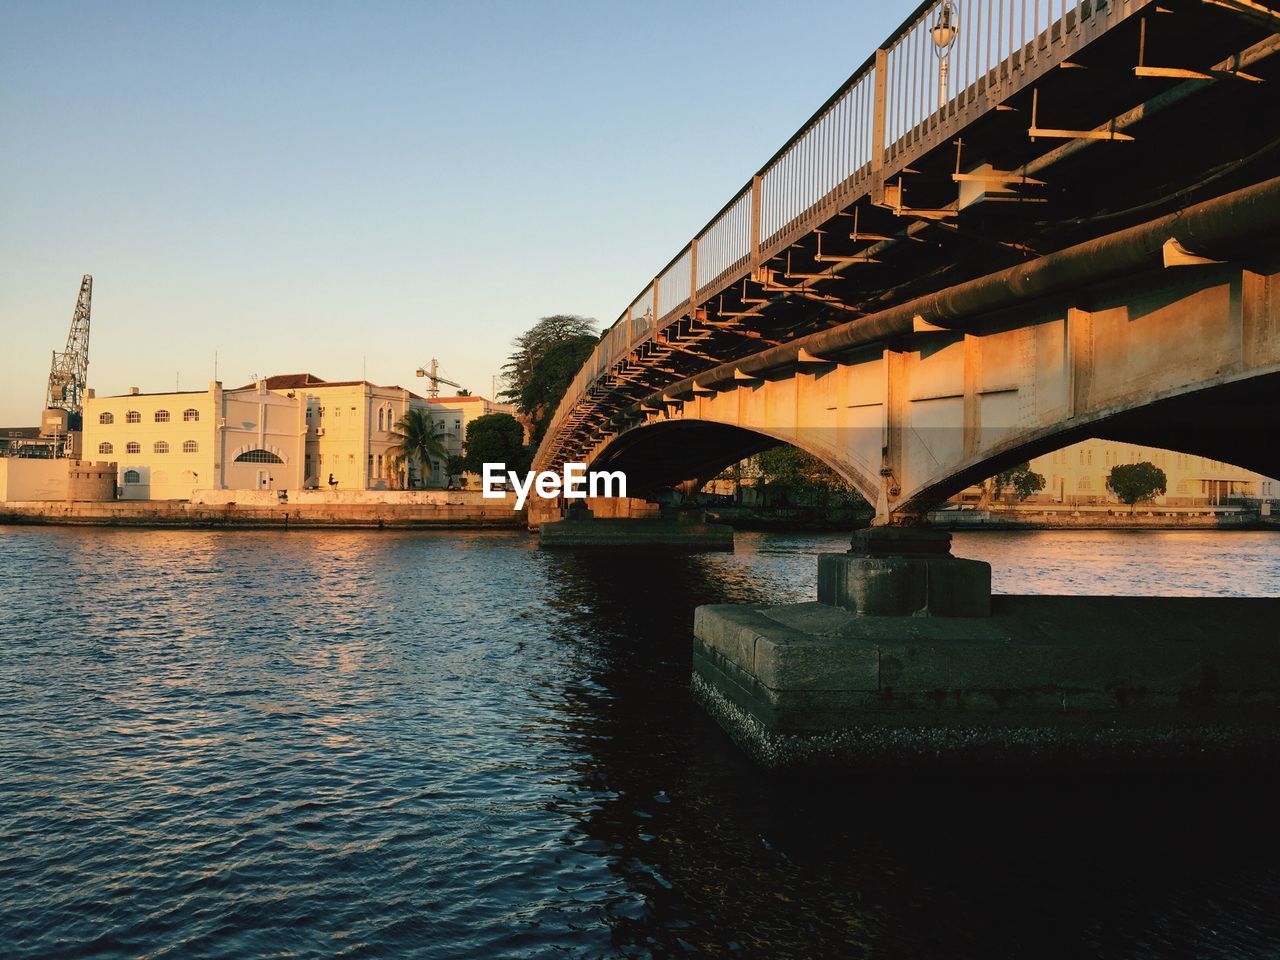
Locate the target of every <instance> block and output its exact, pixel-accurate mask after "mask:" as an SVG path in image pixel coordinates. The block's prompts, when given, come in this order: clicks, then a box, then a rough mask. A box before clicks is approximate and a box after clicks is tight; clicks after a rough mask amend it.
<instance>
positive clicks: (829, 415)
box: [586, 250, 1280, 523]
mask: <svg viewBox="0 0 1280 960" xmlns="http://www.w3.org/2000/svg"><path fill="white" fill-rule="evenodd" d="M1278 263H1280V258H1278V256H1277V254H1276V253H1275V252H1274V251H1269V250H1261V251H1259V252H1258V253H1257V255H1256V256H1254V257H1251V258H1249V259H1248V261H1247V263H1206V264H1198V265H1193V266H1183V267H1171V268H1162V269H1160V270H1158V271H1148V272H1144V273H1141V274H1137V275H1134V276H1132V277H1130V278H1128V279H1127V280H1125V281H1124V282H1121V283H1109V284H1105V285H1102V286H1100V287H1097V288H1093V289H1075V290H1073V291H1072V292H1071V294H1070V296H1063V297H1059V298H1056V300H1055V299H1049V300H1037V301H1031V302H1028V303H1026V304H1024V305H1022V306H1021V307H1019V308H1017V309H1011V310H1006V311H1003V312H1001V313H999V314H993V315H990V316H985V317H980V318H975V322H973V323H972V324H969V325H968V326H967V329H965V330H942V329H934V330H931V331H928V332H924V333H921V334H916V335H913V336H912V337H911V338H909V340H908V342H901V343H899V344H896V345H895V346H894V347H893V348H889V347H881V348H879V349H868V350H863V351H860V352H857V353H854V354H851V355H849V356H845V357H841V358H838V359H833V360H824V359H819V358H815V357H811V358H808V359H806V360H805V362H802V363H792V364H789V365H787V366H784V367H779V368H778V369H776V370H772V371H768V372H766V373H763V374H761V375H759V376H752V377H743V378H741V379H730V380H729V381H728V382H726V383H723V384H717V385H716V387H715V389H706V390H701V391H697V392H694V391H689V392H686V393H682V394H680V395H674V394H673V393H672V392H670V391H669V392H668V393H667V395H666V397H665V398H664V400H663V402H662V403H661V404H660V406H659V408H658V409H655V410H652V411H647V412H646V415H645V417H644V419H643V420H641V421H638V422H637V423H635V424H634V425H633V426H631V427H629V428H628V429H625V430H622V431H621V432H620V433H619V434H617V435H616V436H614V437H610V438H609V439H607V440H604V441H602V442H601V443H600V444H599V445H598V446H597V447H595V448H594V449H593V450H591V451H590V452H589V455H588V457H587V458H586V459H587V461H588V462H590V463H592V464H593V465H595V466H597V467H608V468H609V469H622V470H624V471H626V472H627V474H628V477H629V482H630V489H631V490H632V491H634V493H636V494H644V493H652V492H655V491H656V490H658V489H660V488H663V487H673V486H677V485H679V484H681V483H685V482H688V481H705V480H706V479H708V478H710V477H711V476H714V475H715V474H716V473H717V472H718V471H719V470H721V469H722V468H723V467H725V466H727V465H729V464H731V463H734V462H736V461H737V460H739V459H741V458H742V457H745V456H748V455H750V454H752V453H755V452H758V451H759V450H762V449H766V448H768V447H769V446H772V445H774V444H776V443H779V442H786V443H791V444H793V445H795V446H796V447H798V448H800V449H802V450H805V451H807V452H809V453H811V454H814V455H815V456H817V457H818V458H820V459H821V460H823V461H824V462H826V463H827V464H829V465H830V466H831V467H832V468H833V469H834V470H836V472H837V473H839V474H841V475H842V476H843V477H844V478H845V479H846V480H848V481H849V482H850V483H851V484H852V485H853V486H854V487H855V488H856V489H857V490H858V491H859V492H860V493H862V494H863V495H864V496H865V497H866V498H867V499H868V500H869V501H870V502H871V503H873V504H875V505H876V507H877V513H878V522H880V523H888V522H895V521H902V520H907V519H910V518H911V517H913V516H915V515H916V514H918V513H920V512H923V511H924V510H926V509H928V508H929V507H931V506H933V505H934V504H936V503H937V502H938V501H940V500H942V499H945V498H946V497H947V496H950V495H952V494H954V493H956V492H958V491H959V490H961V489H963V488H964V487H966V486H968V485H969V484H971V483H974V482H977V481H979V480H981V479H983V478H985V477H988V476H991V475H992V474H993V473H996V472H998V471H999V470H1001V469H1003V468H1004V467H1006V466H1010V465H1012V464H1014V463H1017V462H1020V461H1022V460H1026V459H1028V458H1030V457H1033V456H1038V455H1040V454H1044V453H1048V452H1050V451H1053V450H1056V449H1058V448H1060V447H1062V446H1065V445H1067V444H1069V443H1073V442H1075V441H1077V440H1081V439H1085V438H1088V437H1103V438H1107V439H1115V440H1122V441H1126V442H1130V443H1133V444H1135V445H1138V446H1147V447H1151V446H1158V447H1163V448H1168V449H1173V450H1177V451H1180V452H1184V453H1192V454H1198V455H1202V456H1207V457H1210V458H1212V459H1215V460H1221V461H1224V462H1228V463H1233V464H1236V465H1239V466H1242V467H1246V468H1249V469H1252V470H1256V471H1257V472H1259V473H1262V474H1264V475H1267V476H1276V475H1277V474H1280V426H1277V423H1276V417H1275V411H1276V409H1277V401H1280V266H1278V265H1277V264H1278Z"/></svg>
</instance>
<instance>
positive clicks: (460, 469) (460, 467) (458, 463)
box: [444, 453, 467, 487]
mask: <svg viewBox="0 0 1280 960" xmlns="http://www.w3.org/2000/svg"><path fill="white" fill-rule="evenodd" d="M444 472H445V483H446V484H447V485H448V486H450V487H452V486H453V478H454V477H456V476H457V475H458V474H460V473H466V472H467V465H466V459H465V458H464V457H460V456H458V454H456V453H451V454H449V459H448V460H446V461H445V462H444ZM462 482H463V485H464V486H465V485H466V482H467V480H466V477H463V479H462Z"/></svg>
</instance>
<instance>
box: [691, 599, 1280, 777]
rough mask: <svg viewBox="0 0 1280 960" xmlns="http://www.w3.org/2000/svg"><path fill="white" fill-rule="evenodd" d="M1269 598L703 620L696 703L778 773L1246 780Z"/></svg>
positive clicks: (1272, 647)
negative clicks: (1155, 773)
mask: <svg viewBox="0 0 1280 960" xmlns="http://www.w3.org/2000/svg"><path fill="white" fill-rule="evenodd" d="M1278 617H1280V600H1272V599H1237V598H1229V599H1190V598H1163V597H1161V598H1128V597H1012V596H997V597H995V598H992V600H991V604H990V615H989V616H979V617H956V616H952V617H930V616H916V617H902V616H875V615H867V614H865V613H854V612H853V611H851V610H848V609H846V608H843V607H835V606H831V605H828V604H823V603H807V604H792V605H787V606H728V605H717V606H705V607H700V608H698V610H697V612H696V614H695V620H694V635H695V640H694V649H693V689H694V694H695V696H696V697H697V699H698V700H699V702H700V703H702V705H703V706H704V707H705V708H706V709H707V710H708V711H709V712H710V713H711V715H712V716H713V717H715V718H716V719H717V720H718V721H719V722H720V724H721V725H722V726H723V727H724V728H725V729H726V730H727V731H728V732H729V733H730V734H731V736H733V738H734V740H735V741H737V742H738V743H739V744H740V745H741V746H742V747H743V748H744V749H746V750H747V752H748V753H749V754H750V755H751V756H752V757H753V758H755V759H756V760H757V761H758V762H759V763H761V764H762V765H764V766H766V767H769V768H771V769H775V770H783V771H786V770H830V769H844V770H862V771H868V770H875V769H893V770H900V771H910V772H926V773H928V772H938V771H942V770H948V771H953V772H979V771H992V772H1000V773H1021V772H1031V771H1036V772H1044V773H1053V772H1063V771H1067V770H1073V771H1074V770H1079V769H1087V770H1096V769H1100V768H1104V769H1111V770H1120V771H1142V770H1151V769H1164V770H1168V769H1175V770H1182V769H1204V768H1209V767H1212V768H1215V769H1216V768H1221V767H1230V768H1233V769H1240V768H1248V769H1258V768H1259V767H1260V766H1262V765H1265V764H1269V763H1270V764H1274V763H1275V762H1276V761H1277V760H1280V636H1277V635H1276V633H1275V630H1274V623H1275V621H1276V619H1277V618H1278Z"/></svg>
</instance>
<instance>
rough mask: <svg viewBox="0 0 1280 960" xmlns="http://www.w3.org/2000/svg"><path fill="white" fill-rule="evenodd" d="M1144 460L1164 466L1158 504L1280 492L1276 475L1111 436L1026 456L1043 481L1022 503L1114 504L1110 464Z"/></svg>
mask: <svg viewBox="0 0 1280 960" xmlns="http://www.w3.org/2000/svg"><path fill="white" fill-rule="evenodd" d="M1144 460H1145V461H1149V462H1150V463H1153V464H1155V465H1156V466H1157V467H1159V468H1160V469H1161V470H1163V471H1164V474H1165V485H1166V488H1167V489H1166V492H1165V494H1164V495H1163V496H1158V497H1156V498H1155V499H1154V501H1152V502H1153V503H1156V504H1160V505H1162V506H1170V507H1193V506H1215V505H1221V504H1224V503H1227V502H1229V501H1232V500H1241V499H1243V500H1268V499H1274V498H1276V497H1280V483H1277V481H1276V480H1274V479H1272V478H1270V477H1264V476H1262V475H1261V474H1257V473H1253V472H1252V471H1250V470H1245V469H1244V468H1242V467H1236V466H1232V465H1231V464H1229V463H1223V462H1222V461H1220V460H1213V459H1210V458H1209V457H1200V456H1196V455H1194V454H1189V453H1177V452H1176V451H1173V450H1162V449H1160V448H1158V447H1141V446H1138V445H1137V444H1131V443H1120V442H1118V441H1115V440H1084V441H1081V442H1080V443H1074V444H1072V445H1071V446H1069V447H1063V448H1062V449H1061V450H1055V451H1054V452H1053V453H1048V454H1045V455H1044V456H1042V457H1036V458H1035V459H1033V460H1032V461H1031V469H1032V470H1033V471H1034V472H1036V473H1038V474H1040V475H1041V476H1042V477H1044V482H1045V485H1044V489H1043V490H1041V491H1040V492H1039V493H1037V494H1034V495H1032V496H1031V497H1029V498H1028V499H1027V501H1026V502H1027V503H1036V504H1055V503H1060V504H1065V505H1069V506H1070V505H1079V506H1089V505H1096V504H1109V503H1110V504H1114V503H1118V502H1119V501H1118V499H1117V498H1116V497H1115V496H1114V495H1113V494H1112V493H1111V492H1110V491H1109V490H1108V489H1107V477H1108V476H1109V475H1110V473H1111V468H1112V467H1115V466H1119V465H1121V464H1126V463H1141V462H1143V461H1144ZM981 498H982V488H981V487H970V488H968V489H967V490H965V491H964V492H963V493H962V494H960V495H959V496H957V497H953V498H952V500H953V502H955V501H970V502H972V501H977V500H980V499H981Z"/></svg>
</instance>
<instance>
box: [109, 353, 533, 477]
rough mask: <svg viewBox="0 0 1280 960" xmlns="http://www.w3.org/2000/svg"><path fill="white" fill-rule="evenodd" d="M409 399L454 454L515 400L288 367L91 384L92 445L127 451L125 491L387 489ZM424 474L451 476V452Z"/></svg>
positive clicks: (113, 454)
mask: <svg viewBox="0 0 1280 960" xmlns="http://www.w3.org/2000/svg"><path fill="white" fill-rule="evenodd" d="M411 409H422V410H427V411H429V412H430V414H431V417H432V421H433V423H434V425H435V426H436V428H437V430H438V431H440V432H441V433H442V434H443V436H444V440H445V446H446V448H447V449H448V451H449V453H450V454H461V453H462V448H463V441H464V440H465V438H466V428H467V424H469V423H470V422H471V421H472V420H474V419H475V418H476V417H479V416H483V415H485V414H488V413H508V412H511V408H510V406H508V405H506V404H498V403H493V402H492V401H490V400H487V399H485V398H484V397H446V398H444V399H442V400H431V401H428V400H427V399H425V398H423V397H420V396H418V395H417V394H415V393H413V392H411V391H409V390H406V389H405V388H403V387H399V386H379V385H377V384H374V383H370V382H369V381H367V380H341V381H330V380H322V379H321V378H319V377H317V376H315V375H314V374H310V373H297V374H284V375H280V376H273V377H267V378H265V379H263V380H259V381H257V382H255V383H251V384H246V385H245V386H243V387H239V388H235V389H230V390H227V389H224V388H223V386H222V384H221V383H220V382H218V381H213V382H211V383H210V384H209V388H208V389H207V390H193V391H180V392H173V393H142V392H140V391H139V390H137V389H136V388H135V389H133V390H130V391H129V392H128V393H127V394H124V395H121V396H114V397H98V396H96V395H95V394H94V392H93V391H90V392H89V397H88V399H87V401H86V403H85V415H84V422H85V430H84V449H85V451H86V456H92V457H95V458H98V459H101V458H109V459H112V460H115V461H117V462H118V463H119V480H118V482H119V486H120V495H121V496H122V497H123V498H125V499H130V500H185V499H189V498H190V496H191V493H192V491H193V490H201V489H206V490H208V489H213V490H297V489H305V488H315V487H319V488H331V489H338V490H386V489H391V488H393V487H395V486H397V485H398V483H399V481H400V478H399V476H398V475H397V474H396V473H395V471H394V469H393V466H392V463H393V458H392V455H391V448H392V447H393V446H394V443H395V441H394V439H393V437H392V431H393V430H394V428H395V424H396V423H397V422H399V420H400V419H401V418H402V417H403V416H404V415H405V414H406V413H407V412H408V411H409V410H411ZM419 472H421V473H422V474H423V475H422V476H419ZM414 479H415V485H425V486H439V487H442V486H444V485H445V484H446V482H447V480H448V477H447V475H446V473H445V463H444V462H443V461H434V462H432V463H431V464H428V465H427V468H426V469H425V470H423V471H417V470H415V474H414Z"/></svg>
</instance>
